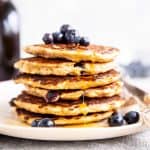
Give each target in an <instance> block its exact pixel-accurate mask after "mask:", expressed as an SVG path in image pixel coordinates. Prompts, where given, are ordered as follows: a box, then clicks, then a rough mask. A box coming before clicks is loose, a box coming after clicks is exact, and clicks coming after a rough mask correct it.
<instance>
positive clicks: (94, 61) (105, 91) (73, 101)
mask: <svg viewBox="0 0 150 150" xmlns="http://www.w3.org/2000/svg"><path fill="white" fill-rule="evenodd" d="M25 51H26V52H27V53H29V54H33V55H34V57H31V58H26V59H21V60H19V61H18V62H16V64H15V67H16V68H17V69H19V71H20V74H19V75H17V77H16V78H15V82H16V83H21V84H24V85H25V87H26V89H25V91H23V92H22V93H21V94H20V95H19V96H18V97H16V98H14V99H13V100H12V101H11V105H12V106H13V107H15V110H16V112H17V115H18V117H19V118H20V119H21V121H23V122H25V123H27V124H29V125H32V123H33V121H34V120H40V119H42V118H49V119H51V120H52V121H53V122H54V124H55V125H56V126H67V125H75V124H80V125H82V124H90V123H94V122H100V121H101V120H103V119H107V118H109V117H110V116H111V115H112V113H113V112H114V111H116V110H117V109H118V108H120V107H121V106H123V105H124V103H125V100H124V98H122V97H121V96H120V94H121V91H122V83H121V81H120V80H119V79H120V73H119V72H117V71H116V70H115V65H114V59H115V57H116V56H117V55H118V53H119V50H118V49H116V48H112V47H106V46H98V45H89V46H80V45H76V46H72V45H67V44H40V45H32V46H28V47H26V48H25Z"/></svg>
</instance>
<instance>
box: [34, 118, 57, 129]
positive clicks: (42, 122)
mask: <svg viewBox="0 0 150 150" xmlns="http://www.w3.org/2000/svg"><path fill="white" fill-rule="evenodd" d="M37 126H38V127H53V126H54V122H53V120H51V119H50V118H43V119H41V120H39V122H38V124H37Z"/></svg>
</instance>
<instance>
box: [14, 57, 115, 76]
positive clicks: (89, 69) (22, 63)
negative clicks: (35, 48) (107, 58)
mask: <svg viewBox="0 0 150 150" xmlns="http://www.w3.org/2000/svg"><path fill="white" fill-rule="evenodd" d="M15 68H17V69H19V71H20V72H23V73H29V74H39V75H59V76H65V75H81V74H82V75H94V74H99V73H103V72H107V71H109V70H111V69H113V68H114V62H108V63H90V62H82V63H76V62H71V61H66V60H59V59H58V60H56V59H45V58H41V57H32V58H26V59H21V60H19V61H18V62H16V63H15Z"/></svg>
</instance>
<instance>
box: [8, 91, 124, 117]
mask: <svg viewBox="0 0 150 150" xmlns="http://www.w3.org/2000/svg"><path fill="white" fill-rule="evenodd" d="M124 104H125V99H124V98H121V97H120V96H113V97H109V98H91V99H88V98H85V99H82V100H78V101H58V102H53V103H46V102H45V101H44V99H42V98H39V97H36V96H31V95H28V94H26V93H22V94H21V95H19V96H18V97H16V98H14V99H13V100H12V101H11V105H14V106H16V107H17V108H21V109H25V110H27V111H30V112H34V113H39V114H53V115H58V116H76V115H81V114H88V113H96V112H104V111H111V110H114V109H117V108H120V107H121V106H122V105H124Z"/></svg>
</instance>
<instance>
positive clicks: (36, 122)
mask: <svg viewBox="0 0 150 150" xmlns="http://www.w3.org/2000/svg"><path fill="white" fill-rule="evenodd" d="M38 122H39V120H33V121H32V123H31V126H32V127H37V126H38Z"/></svg>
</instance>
